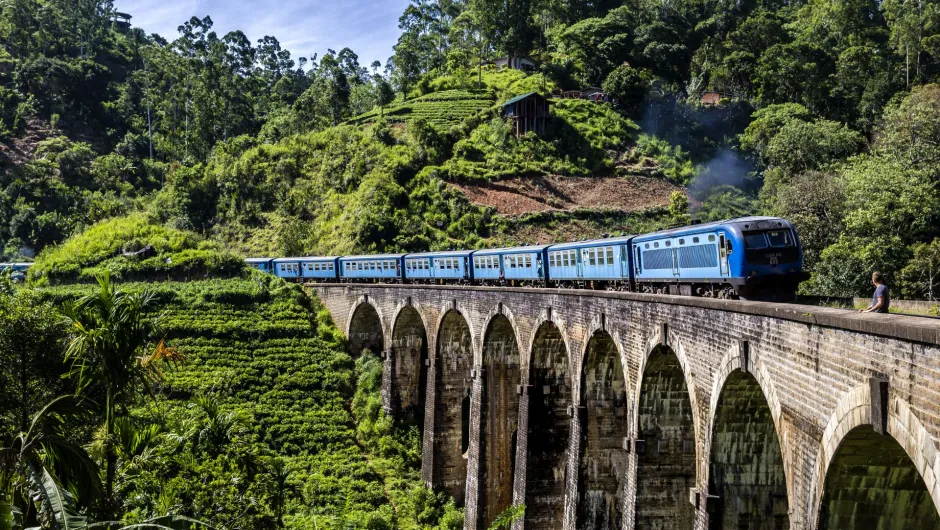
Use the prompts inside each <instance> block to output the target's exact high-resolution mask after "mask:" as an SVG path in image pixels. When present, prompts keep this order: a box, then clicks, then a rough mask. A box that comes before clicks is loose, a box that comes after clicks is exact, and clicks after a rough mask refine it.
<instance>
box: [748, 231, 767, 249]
mask: <svg viewBox="0 0 940 530" xmlns="http://www.w3.org/2000/svg"><path fill="white" fill-rule="evenodd" d="M744 248H767V239H766V238H764V233H763V232H750V233H748V232H745V233H744Z"/></svg>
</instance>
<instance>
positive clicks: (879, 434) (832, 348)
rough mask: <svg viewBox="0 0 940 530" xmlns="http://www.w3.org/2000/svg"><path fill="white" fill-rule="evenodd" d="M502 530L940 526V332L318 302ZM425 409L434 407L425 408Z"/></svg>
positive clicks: (364, 295) (772, 314)
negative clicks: (513, 512)
mask: <svg viewBox="0 0 940 530" xmlns="http://www.w3.org/2000/svg"><path fill="white" fill-rule="evenodd" d="M310 288H311V291H312V292H313V294H315V295H316V296H318V297H319V298H320V299H321V300H322V301H323V303H324V304H325V305H326V307H327V308H328V309H329V311H330V313H331V314H332V316H333V319H334V321H335V322H337V323H338V324H339V325H340V326H342V327H343V331H344V332H346V333H347V335H348V336H349V337H350V347H351V349H352V350H353V354H356V353H358V351H359V350H361V349H363V348H370V349H373V350H378V349H381V350H382V353H383V355H384V358H385V369H386V371H387V373H386V374H385V377H384V378H383V394H384V395H383V399H384V401H385V403H386V407H387V408H388V409H389V410H390V411H392V412H393V413H395V414H407V415H408V417H409V419H410V420H411V421H413V422H415V423H417V424H420V425H423V427H424V451H423V463H422V477H423V479H424V481H425V482H426V483H427V484H428V485H429V486H432V487H435V488H440V489H442V490H444V491H447V492H448V493H450V494H451V495H453V496H454V497H455V498H456V499H457V501H458V503H461V504H462V505H464V506H465V508H466V517H465V523H464V524H465V528H466V529H468V530H470V529H473V530H476V529H482V528H487V527H488V526H489V525H490V524H491V523H492V522H493V520H494V519H495V518H496V516H497V515H499V513H500V512H501V511H502V510H503V509H505V508H506V507H508V506H510V505H512V504H525V505H526V513H525V517H524V518H520V519H519V520H517V521H516V522H515V523H514V530H520V529H522V528H530V529H547V528H558V529H563V530H575V529H580V528H585V529H586V528H605V529H606V528H616V529H632V528H642V529H651V530H652V529H655V530H666V529H683V530H684V529H688V528H694V529H696V530H706V529H723V528H725V529H730V528H734V529H738V528H742V529H743V528H747V529H755V530H757V529H761V530H763V529H778V528H779V529H786V528H789V529H799V530H811V529H816V528H821V529H837V528H885V529H898V530H900V529H908V528H910V529H914V528H917V529H922V530H940V480H938V479H940V451H938V442H940V320H936V319H926V318H919V317H908V316H899V315H877V314H859V313H855V312H851V311H847V310H841V309H832V308H824V307H813V306H799V305H788V304H771V303H763V302H745V301H729V300H713V299H702V298H692V297H673V296H658V295H643V294H635V293H615V292H606V291H581V290H556V289H521V288H518V289H517V288H487V287H456V286H410V285H354V284H316V285H313V286H310ZM421 400H424V406H423V407H422V406H421V405H420V404H419V402H420V401H421Z"/></svg>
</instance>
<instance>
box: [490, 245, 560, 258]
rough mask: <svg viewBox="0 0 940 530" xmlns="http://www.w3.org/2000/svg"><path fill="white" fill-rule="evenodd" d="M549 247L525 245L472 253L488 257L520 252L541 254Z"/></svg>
mask: <svg viewBox="0 0 940 530" xmlns="http://www.w3.org/2000/svg"><path fill="white" fill-rule="evenodd" d="M548 246H549V245H527V246H524V247H503V248H486V249H483V250H477V251H474V254H475V255H476V254H479V255H481V256H490V255H494V254H519V253H522V252H541V251H543V250H545V249H546V248H548Z"/></svg>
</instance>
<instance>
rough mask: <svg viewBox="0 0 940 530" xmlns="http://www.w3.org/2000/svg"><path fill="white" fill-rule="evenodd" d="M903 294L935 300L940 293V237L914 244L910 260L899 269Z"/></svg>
mask: <svg viewBox="0 0 940 530" xmlns="http://www.w3.org/2000/svg"><path fill="white" fill-rule="evenodd" d="M900 277H901V280H902V281H903V282H904V287H905V295H906V296H908V297H911V298H918V299H920V298H923V299H925V300H937V297H938V295H940V238H937V239H934V240H933V241H931V242H930V243H918V244H917V245H915V246H914V252H913V256H912V257H911V261H910V262H908V264H907V265H906V266H905V267H904V268H903V269H901V275H900Z"/></svg>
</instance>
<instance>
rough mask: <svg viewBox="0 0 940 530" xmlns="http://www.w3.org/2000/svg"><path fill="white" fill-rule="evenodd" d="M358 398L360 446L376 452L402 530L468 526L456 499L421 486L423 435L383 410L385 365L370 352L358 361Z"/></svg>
mask: <svg viewBox="0 0 940 530" xmlns="http://www.w3.org/2000/svg"><path fill="white" fill-rule="evenodd" d="M356 375H357V384H356V394H355V397H354V398H353V401H352V412H353V415H354V416H355V418H356V424H357V426H356V434H357V437H358V439H359V442H360V443H362V444H363V446H364V447H365V449H366V450H367V451H368V452H369V453H370V455H371V456H370V459H369V462H370V465H371V467H372V468H373V469H374V470H375V471H376V472H377V473H378V474H379V475H380V476H381V477H382V480H383V483H384V484H385V491H386V493H387V495H388V496H389V500H390V501H391V503H392V504H393V505H394V506H395V507H396V514H395V518H394V520H392V521H388V522H387V524H392V523H395V527H396V528H405V529H419V528H427V527H428V526H430V525H432V524H436V523H438V521H439V522H440V523H439V526H437V527H438V528H441V529H444V528H453V523H455V522H459V523H460V526H461V527H462V522H463V510H458V509H457V508H456V507H455V506H454V501H453V499H449V500H448V499H447V497H446V496H445V495H442V494H440V493H435V492H433V491H431V490H429V489H427V488H426V487H425V486H424V485H423V484H422V483H421V447H422V442H423V439H422V436H421V432H420V430H419V426H417V425H412V426H408V425H399V424H397V423H396V422H395V421H394V419H393V418H391V417H390V416H387V415H386V414H385V411H384V410H383V408H382V394H381V392H382V361H381V360H380V359H379V358H378V357H376V356H375V355H374V354H372V353H371V352H369V351H365V352H363V354H362V356H361V357H359V358H358V359H356Z"/></svg>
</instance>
